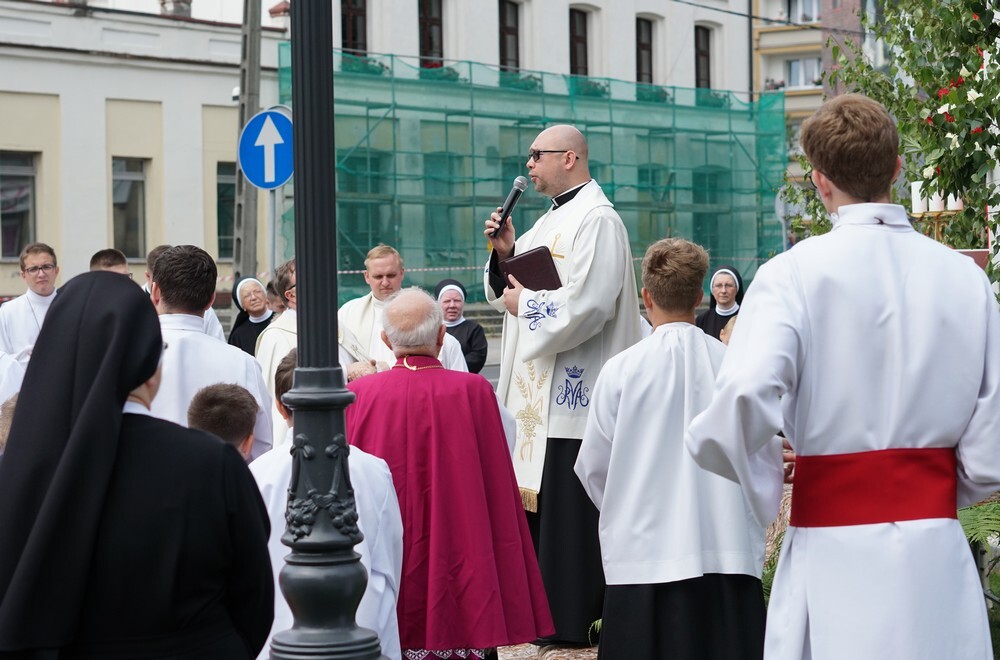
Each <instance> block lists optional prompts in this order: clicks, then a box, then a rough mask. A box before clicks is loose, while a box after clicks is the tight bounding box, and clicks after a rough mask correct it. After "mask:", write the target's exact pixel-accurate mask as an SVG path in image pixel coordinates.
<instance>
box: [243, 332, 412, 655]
mask: <svg viewBox="0 0 1000 660" xmlns="http://www.w3.org/2000/svg"><path fill="white" fill-rule="evenodd" d="M293 350H294V349H293ZM295 364H296V355H295V354H294V353H292V354H289V355H286V356H285V358H283V359H282V360H280V361H279V363H278V367H277V368H276V370H275V371H276V375H275V383H276V384H275V388H276V389H275V397H274V400H275V403H276V404H277V408H278V411H279V413H280V414H281V415H282V417H283V418H284V420H285V423H286V425H287V426H288V427H289V428H288V432H287V433H288V437H287V438H285V441H284V442H283V443H281V445H279V446H276V447H275V448H274V449H272V450H271V451H269V452H267V453H266V454H264V455H263V456H261V457H260V458H258V459H257V460H255V461H253V462H252V463H251V464H250V472H251V473H252V474H253V476H254V479H256V480H257V487H258V488H260V494H261V496H262V497H263V498H264V504H265V505H266V506H267V513H268V517H270V519H271V536H270V538H269V539H268V542H267V547H268V551H269V552H270V554H271V567H272V569H273V572H274V595H275V599H274V623H273V624H272V626H271V632H270V634H269V635H268V638H267V643H266V644H265V645H264V650H263V651H261V653H260V656H259V659H260V660H266V659H267V658H268V657H269V656H270V642H271V638H272V637H274V634H275V633H277V632H281V631H283V630H288V629H289V628H291V627H292V623H293V618H292V611H291V610H290V609H289V607H288V603H287V601H285V597H284V595H282V593H281V589H280V587H279V576H280V574H281V569H282V568H283V567H284V565H285V557H286V556H287V555H288V553H289V552H290V549H289V548H288V546H287V545H284V544H283V543H282V542H281V537H282V536H283V535H284V533H285V524H286V523H285V511H286V510H287V508H288V486H289V484H290V483H291V478H292V456H291V453H290V452H289V448H290V447H291V441H292V438H291V436H292V432H293V431H292V428H291V427H292V421H293V418H292V412H291V411H290V410H289V409H288V408H286V407H285V406H284V405H283V404H282V403H281V396H282V395H283V394H284V393H285V392H287V391H288V390H290V389H291V387H292V372H293V371H294V370H295ZM349 464H350V472H351V486H352V487H353V488H354V497H355V503H356V505H357V511H358V527H359V528H360V529H361V533H362V534H363V535H364V539H362V540H361V542H360V543H358V544H357V545H356V546H354V549H355V550H356V551H357V552H358V554H359V555H361V564H362V565H363V566H364V567H365V571H366V572H367V573H368V582H367V584H366V585H365V592H364V595H362V597H361V603H360V604H359V605H358V611H357V615H356V619H357V623H358V625H359V626H362V627H363V628H368V629H370V630H374V631H375V632H376V633H378V638H379V643H380V644H381V645H382V653H383V654H384V655H386V656H387V657H389V658H390V660H401V657H402V652H401V650H400V646H399V626H398V624H397V617H396V600H397V597H398V595H399V583H400V574H401V572H402V570H403V519H402V516H401V515H400V512H399V501H398V500H397V499H396V489H395V488H394V487H393V483H392V475H391V474H390V473H389V466H388V465H386V463H385V461H383V460H382V459H381V458H377V457H375V456H372V455H371V454H368V453H366V452H364V451H362V450H360V449H358V448H357V447H351V450H350V458H349Z"/></svg>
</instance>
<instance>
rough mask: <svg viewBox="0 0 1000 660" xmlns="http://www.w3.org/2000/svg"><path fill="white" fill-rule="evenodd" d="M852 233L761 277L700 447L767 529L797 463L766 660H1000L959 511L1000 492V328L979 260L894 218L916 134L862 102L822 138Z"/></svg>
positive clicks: (831, 181) (819, 239) (853, 100)
mask: <svg viewBox="0 0 1000 660" xmlns="http://www.w3.org/2000/svg"><path fill="white" fill-rule="evenodd" d="M802 147H803V149H804V150H805V153H806V157H807V158H808V159H809V161H810V162H811V163H812V167H813V170H812V180H813V182H814V183H815V184H816V190H817V193H818V194H819V196H820V198H821V199H822V201H823V204H824V206H825V207H826V210H827V211H828V212H829V213H830V214H831V215H832V216H833V231H831V232H830V233H828V234H825V235H823V236H815V237H812V238H809V239H806V240H804V241H801V242H799V243H798V244H796V246H795V249H794V250H791V251H789V252H785V253H784V254H780V255H778V256H777V257H775V258H774V259H772V260H771V261H769V262H768V263H766V264H764V265H763V266H761V267H760V269H759V270H758V271H757V274H756V277H755V278H754V281H753V284H752V286H751V287H750V289H749V291H748V292H747V296H746V298H745V299H744V301H743V306H742V307H741V308H740V321H739V324H740V331H739V332H737V333H734V335H733V338H732V342H731V343H730V344H729V348H728V350H727V352H726V358H725V361H724V362H723V365H722V369H721V371H720V372H719V377H718V380H717V382H716V386H715V397H714V399H713V401H712V404H711V406H709V408H708V410H706V411H705V412H704V413H702V415H700V416H699V417H698V418H697V419H696V420H695V421H694V423H693V424H692V425H691V428H690V434H689V436H688V438H687V441H688V446H689V448H690V450H691V452H692V453H693V454H694V456H695V459H696V460H697V461H698V463H699V464H700V465H702V466H703V467H705V468H707V469H709V470H712V471H714V472H717V473H718V474H721V475H723V476H726V477H728V478H730V479H734V480H738V481H739V482H740V484H741V486H742V487H743V490H744V492H745V493H746V495H747V497H748V499H749V501H750V503H751V506H752V507H753V509H754V510H755V512H756V513H757V515H758V518H759V520H760V521H761V522H762V523H767V522H769V521H770V520H771V519H773V518H774V515H775V512H776V510H777V507H778V502H779V501H780V494H781V487H780V486H781V481H782V471H781V468H780V458H779V455H778V453H777V452H776V451H775V441H774V440H773V436H774V434H775V433H776V432H777V431H778V429H784V432H785V435H786V436H788V440H789V442H790V443H791V445H792V447H793V448H794V450H795V453H796V458H795V474H794V484H793V495H792V512H791V521H790V525H789V527H788V531H787V533H786V535H785V538H784V544H783V547H782V550H781V559H780V561H779V563H778V569H777V573H776V575H775V579H774V588H773V590H772V592H771V600H770V604H769V608H768V625H767V639H766V644H765V657H767V658H768V659H769V660H797V659H799V658H811V659H813V660H824V659H826V658H837V659H839V658H906V660H939V659H940V658H962V659H963V660H989V659H990V658H992V657H993V653H992V651H991V649H990V634H989V629H988V626H987V620H986V608H985V606H984V600H983V593H982V585H981V584H980V583H979V576H978V574H977V572H976V568H975V565H974V564H973V559H972V554H971V553H970V552H969V545H968V543H967V542H966V540H965V535H964V534H963V533H962V527H961V525H960V524H959V522H958V520H957V516H956V508H957V507H960V506H965V505H967V504H971V503H973V502H976V501H977V500H979V499H981V498H983V497H985V496H987V495H988V494H990V493H992V492H993V491H996V490H997V489H1000V313H998V310H997V301H996V298H995V297H994V294H993V291H992V289H991V287H990V282H989V280H988V279H987V278H986V275H985V274H984V273H983V271H982V269H980V268H979V267H978V266H977V265H976V264H975V263H974V262H973V261H972V260H971V259H968V258H967V257H965V256H963V255H961V254H959V253H958V252H955V251H954V250H950V249H948V248H946V247H945V246H943V245H941V244H940V243H937V242H935V241H933V240H931V239H929V238H927V237H926V236H923V235H922V234H920V233H919V232H917V231H915V230H914V229H913V227H912V226H911V225H910V222H909V219H908V218H907V215H906V211H905V209H903V207H901V206H898V205H896V204H893V203H892V184H893V181H894V180H895V178H896V176H897V175H898V173H899V169H900V164H901V161H900V158H899V138H898V135H897V132H896V126H895V123H894V122H893V119H892V117H890V116H889V113H888V112H887V111H886V109H885V108H884V107H882V105H880V104H879V103H877V102H875V101H873V100H871V99H868V98H866V97H864V96H860V95H856V94H849V95H846V96H838V97H837V98H835V99H833V100H831V101H827V102H826V103H824V104H823V106H822V107H821V108H820V109H819V110H817V111H816V113H815V114H814V115H813V116H812V117H810V118H809V119H807V120H806V121H805V122H804V123H803V125H802Z"/></svg>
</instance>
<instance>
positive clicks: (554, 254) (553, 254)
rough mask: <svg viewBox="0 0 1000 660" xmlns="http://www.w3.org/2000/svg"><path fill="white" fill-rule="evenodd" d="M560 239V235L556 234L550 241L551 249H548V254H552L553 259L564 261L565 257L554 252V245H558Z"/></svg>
mask: <svg viewBox="0 0 1000 660" xmlns="http://www.w3.org/2000/svg"><path fill="white" fill-rule="evenodd" d="M560 238H562V234H556V237H555V238H553V239H552V247H550V248H549V252H551V253H552V258H553V259H565V258H566V255H564V254H559V253H558V252H556V244H557V243H559V239H560Z"/></svg>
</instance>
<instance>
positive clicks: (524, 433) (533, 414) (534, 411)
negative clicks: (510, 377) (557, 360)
mask: <svg viewBox="0 0 1000 660" xmlns="http://www.w3.org/2000/svg"><path fill="white" fill-rule="evenodd" d="M526 366H527V369H528V378H529V380H528V382H525V380H524V378H522V377H521V375H520V374H516V375H515V376H514V382H515V383H516V384H517V389H518V390H520V392H521V396H522V397H523V398H524V400H525V405H524V407H523V408H521V410H519V411H518V412H517V414H516V415H514V419H516V420H517V424H518V426H519V427H520V429H521V434H520V440H521V446H520V450H519V453H520V457H521V460H526V461H529V462H530V461H531V457H532V453H533V452H534V445H535V427H537V426H539V425H540V424H542V423H543V420H542V403H543V402H544V400H545V397H544V396H542V386H544V385H545V381H546V380H548V378H549V372H548V370H547V369H546V370H545V371H543V372H542V375H541V377H540V378H538V382H537V383H536V382H535V378H536V375H535V364H534V362H527V363H526Z"/></svg>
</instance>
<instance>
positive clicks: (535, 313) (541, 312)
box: [524, 298, 559, 330]
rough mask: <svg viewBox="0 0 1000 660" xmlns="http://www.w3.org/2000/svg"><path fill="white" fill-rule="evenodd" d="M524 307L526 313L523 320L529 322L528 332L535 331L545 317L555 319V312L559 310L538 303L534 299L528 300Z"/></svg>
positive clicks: (548, 304) (544, 303)
mask: <svg viewBox="0 0 1000 660" xmlns="http://www.w3.org/2000/svg"><path fill="white" fill-rule="evenodd" d="M525 306H526V307H527V308H528V311H527V312H526V313H525V314H524V318H526V319H529V320H530V321H531V323H529V324H528V330H537V329H538V327H539V326H540V325H541V324H542V321H544V320H545V319H546V317H551V318H556V312H558V311H559V308H558V307H556V306H555V305H553V304H552V303H547V302H539V301H537V300H535V299H534V298H529V299H528V302H526V303H525Z"/></svg>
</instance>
